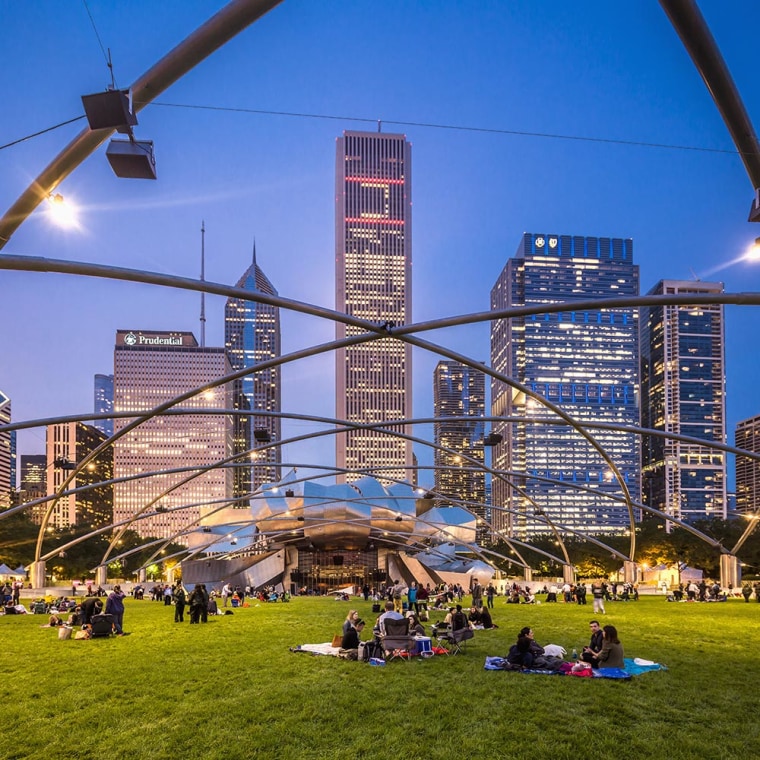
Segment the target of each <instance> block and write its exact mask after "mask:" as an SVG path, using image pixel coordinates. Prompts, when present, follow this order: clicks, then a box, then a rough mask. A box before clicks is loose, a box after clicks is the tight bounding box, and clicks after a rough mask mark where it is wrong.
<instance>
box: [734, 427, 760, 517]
mask: <svg viewBox="0 0 760 760" xmlns="http://www.w3.org/2000/svg"><path fill="white" fill-rule="evenodd" d="M734 445H735V446H736V448H738V449H745V450H746V451H751V452H752V453H753V454H760V415H757V416H756V417H750V418H749V419H748V420H742V421H741V422H738V423H737V424H736V431H735V433H734ZM736 511H737V512H740V513H741V514H757V513H758V512H760V462H759V461H758V460H757V459H750V458H749V457H742V456H737V457H736Z"/></svg>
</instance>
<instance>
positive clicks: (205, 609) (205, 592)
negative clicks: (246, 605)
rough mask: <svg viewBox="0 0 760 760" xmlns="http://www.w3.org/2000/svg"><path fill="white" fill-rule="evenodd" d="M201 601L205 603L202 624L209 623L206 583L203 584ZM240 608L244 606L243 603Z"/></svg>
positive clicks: (202, 610) (202, 609)
mask: <svg viewBox="0 0 760 760" xmlns="http://www.w3.org/2000/svg"><path fill="white" fill-rule="evenodd" d="M201 599H202V603H203V606H202V607H201V623H208V591H207V589H206V584H205V583H201ZM240 606H241V607H242V606H243V605H242V603H241V605H240Z"/></svg>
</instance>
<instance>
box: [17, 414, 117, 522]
mask: <svg viewBox="0 0 760 760" xmlns="http://www.w3.org/2000/svg"><path fill="white" fill-rule="evenodd" d="M105 440H106V435H105V433H103V432H101V431H100V430H98V429H97V428H95V427H93V426H92V425H85V424H84V423H82V422H60V423H57V424H54V425H48V427H47V433H46V436H45V447H46V452H47V454H46V468H45V469H46V472H47V473H50V477H47V478H46V481H47V485H48V493H55V492H56V491H58V489H59V488H60V487H61V485H63V482H64V480H66V478H68V476H69V475H70V474H71V471H72V470H73V469H74V468H75V467H76V465H77V463H78V462H81V461H82V460H83V459H84V458H85V457H86V456H87V455H89V454H90V453H91V452H93V451H94V450H95V449H96V448H97V447H98V446H99V445H100V444H101V443H103V441H105ZM112 477H113V449H112V448H111V447H110V446H109V447H108V448H106V449H104V450H103V451H101V452H100V454H98V455H97V456H96V457H95V458H94V459H93V460H92V461H91V462H90V463H89V464H87V465H85V467H84V468H82V470H80V471H79V472H78V473H77V474H76V477H75V478H74V480H73V481H72V482H71V483H69V484H68V486H66V490H72V489H75V488H81V487H82V486H89V485H93V488H89V489H87V490H85V491H81V492H79V493H72V494H69V495H68V496H62V497H61V498H60V499H59V500H58V501H57V502H56V504H55V506H54V507H53V511H52V513H51V515H50V520H49V522H48V524H49V525H52V526H54V527H56V528H68V527H70V526H72V525H85V526H87V527H89V528H92V529H95V528H101V527H103V526H105V525H110V524H111V523H112V522H113V485H95V484H99V483H101V482H103V481H106V480H111V478H112ZM48 506H49V503H47V504H40V505H38V506H35V507H33V508H32V520H34V521H35V522H41V521H42V517H43V515H44V514H45V512H46V511H47V508H48Z"/></svg>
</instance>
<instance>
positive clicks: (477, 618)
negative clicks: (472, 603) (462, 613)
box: [467, 607, 482, 625]
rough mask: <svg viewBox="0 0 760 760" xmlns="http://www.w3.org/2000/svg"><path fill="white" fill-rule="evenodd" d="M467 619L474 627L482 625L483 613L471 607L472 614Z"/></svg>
mask: <svg viewBox="0 0 760 760" xmlns="http://www.w3.org/2000/svg"><path fill="white" fill-rule="evenodd" d="M467 619H468V620H469V621H470V623H472V625H481V624H482V621H481V613H480V611H479V610H478V608H477V607H470V614H469V615H468V616H467Z"/></svg>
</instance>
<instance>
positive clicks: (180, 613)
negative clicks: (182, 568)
mask: <svg viewBox="0 0 760 760" xmlns="http://www.w3.org/2000/svg"><path fill="white" fill-rule="evenodd" d="M172 597H173V598H174V622H175V623H184V622H185V602H186V601H187V598H186V595H185V589H184V588H182V582H181V581H180V582H178V583H177V585H176V586H175V587H174V593H173V594H172Z"/></svg>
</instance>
